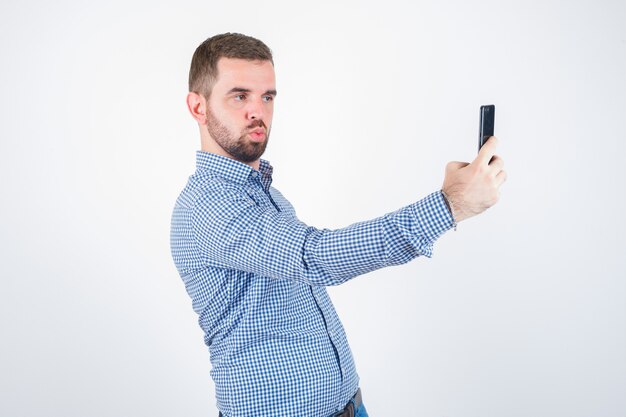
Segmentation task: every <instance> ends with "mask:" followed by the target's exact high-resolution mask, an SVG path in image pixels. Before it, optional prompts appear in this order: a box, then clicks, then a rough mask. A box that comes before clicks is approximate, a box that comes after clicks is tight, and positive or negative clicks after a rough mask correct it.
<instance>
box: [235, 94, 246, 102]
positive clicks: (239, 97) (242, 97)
mask: <svg viewBox="0 0 626 417" xmlns="http://www.w3.org/2000/svg"><path fill="white" fill-rule="evenodd" d="M234 99H235V101H244V100H245V99H246V95H245V94H237V95H236V96H234Z"/></svg>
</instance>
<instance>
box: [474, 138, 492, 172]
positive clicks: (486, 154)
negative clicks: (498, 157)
mask: <svg viewBox="0 0 626 417" xmlns="http://www.w3.org/2000/svg"><path fill="white" fill-rule="evenodd" d="M497 146H498V138H496V137H495V136H491V137H490V138H489V139H487V142H485V144H484V145H483V147H482V148H480V152H478V156H477V157H476V159H474V162H475V163H477V164H482V165H487V164H489V161H490V160H491V158H492V157H493V156H494V155H495V154H496V147H497Z"/></svg>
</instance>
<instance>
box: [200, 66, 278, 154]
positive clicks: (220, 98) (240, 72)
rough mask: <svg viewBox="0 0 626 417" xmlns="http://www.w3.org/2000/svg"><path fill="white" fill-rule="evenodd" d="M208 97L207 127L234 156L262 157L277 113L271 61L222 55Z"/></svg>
mask: <svg viewBox="0 0 626 417" xmlns="http://www.w3.org/2000/svg"><path fill="white" fill-rule="evenodd" d="M217 69H218V76H217V81H216V82H215V84H214V85H213V89H212V90H211V95H210V97H209V98H208V99H207V129H208V131H209V135H210V136H211V137H212V138H213V140H214V141H215V142H216V143H217V144H218V145H219V146H220V147H221V148H222V149H224V151H226V152H227V153H228V154H229V155H230V156H231V157H233V158H234V159H236V160H238V161H241V162H244V163H248V162H253V161H256V160H258V159H259V158H260V157H261V155H262V154H263V152H264V151H265V147H266V146H267V141H268V138H269V134H270V129H271V126H272V116H273V114H274V97H275V96H276V77H275V74H274V66H273V65H272V63H271V62H270V61H247V60H243V59H231V58H220V60H219V61H218V62H217Z"/></svg>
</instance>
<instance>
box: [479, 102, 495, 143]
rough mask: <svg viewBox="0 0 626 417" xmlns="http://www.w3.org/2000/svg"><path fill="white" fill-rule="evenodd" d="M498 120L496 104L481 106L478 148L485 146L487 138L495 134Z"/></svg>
mask: <svg viewBox="0 0 626 417" xmlns="http://www.w3.org/2000/svg"><path fill="white" fill-rule="evenodd" d="M495 122H496V106H494V105H493V104H489V105H485V106H480V129H479V132H478V150H479V151H480V148H482V147H483V145H484V144H485V142H487V139H489V138H490V137H491V136H493V131H494V129H493V128H494V125H495Z"/></svg>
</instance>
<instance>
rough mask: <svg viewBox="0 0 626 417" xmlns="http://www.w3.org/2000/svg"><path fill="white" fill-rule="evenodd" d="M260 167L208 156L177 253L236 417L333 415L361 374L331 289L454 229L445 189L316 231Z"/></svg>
mask: <svg viewBox="0 0 626 417" xmlns="http://www.w3.org/2000/svg"><path fill="white" fill-rule="evenodd" d="M271 182H272V167H271V166H270V165H269V163H268V162H267V161H264V160H261V163H260V167H259V170H258V171H257V170H254V169H253V168H251V167H250V166H248V165H245V164H243V163H240V162H237V161H235V160H232V159H229V158H225V157H222V156H218V155H214V154H211V153H206V152H198V153H197V170H196V172H195V173H194V174H193V175H192V176H191V177H190V178H189V182H188V184H187V185H186V187H185V188H184V190H183V192H182V193H181V194H180V196H179V198H178V200H177V201H176V206H175V208H174V213H173V216H172V229H171V248H172V256H173V258H174V262H175V263H176V267H177V268H178V271H179V273H180V275H181V277H182V279H183V281H184V283H185V287H186V289H187V292H188V294H189V296H190V297H191V300H192V303H193V308H194V310H195V311H196V313H198V315H199V324H200V327H201V328H202V330H203V331H204V333H205V337H204V341H205V343H206V345H207V346H208V347H209V351H210V354H211V363H212V365H213V366H212V370H211V376H212V378H213V380H214V382H215V390H216V396H217V406H218V408H219V409H220V410H221V412H222V413H223V414H224V415H225V416H228V417H240V416H241V417H250V416H254V417H261V416H271V417H279V416H289V417H293V416H302V417H320V416H322V417H324V416H330V415H331V414H333V413H334V412H336V411H338V410H340V409H341V408H343V407H344V405H345V404H346V403H347V402H348V401H349V399H350V398H351V397H352V395H354V393H355V392H356V390H357V388H358V384H359V378H358V375H357V373H356V369H355V366H354V361H353V359H352V353H351V352H350V347H349V346H348V341H347V340H346V335H345V332H344V329H343V327H342V325H341V322H340V321H339V318H338V317H337V313H336V312H335V308H334V307H333V304H332V302H331V300H330V298H329V296H328V293H327V292H326V288H325V287H326V286H329V285H338V284H341V283H343V282H346V281H347V280H349V279H351V278H354V277H356V276H358V275H361V274H365V273H367V272H370V271H373V270H375V269H378V268H382V267H385V266H389V265H398V264H403V263H406V262H408V261H410V260H411V259H414V258H415V257H417V256H420V255H425V256H431V254H432V246H433V243H434V242H435V240H436V239H437V238H438V237H439V236H440V235H441V234H443V233H444V232H445V231H447V230H448V229H450V228H451V227H452V226H453V220H452V218H451V216H450V213H449V211H448V210H447V208H446V205H445V202H444V200H443V197H442V195H441V192H435V193H433V194H431V195H429V196H427V197H426V198H424V199H423V200H421V201H418V202H417V203H414V204H411V205H409V206H407V207H404V208H402V209H400V210H398V211H395V212H393V213H389V214H387V215H384V216H382V217H379V218H377V219H374V220H370V221H365V222H361V223H356V224H353V225H351V226H348V227H346V228H343V229H338V230H328V229H316V228H313V227H310V226H307V225H306V224H304V223H302V222H301V221H300V220H298V218H297V217H296V213H295V211H294V209H293V207H292V206H291V204H290V203H289V202H288V201H287V200H286V199H285V198H284V197H283V196H282V194H281V193H280V192H279V191H278V190H276V189H275V188H273V187H271Z"/></svg>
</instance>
